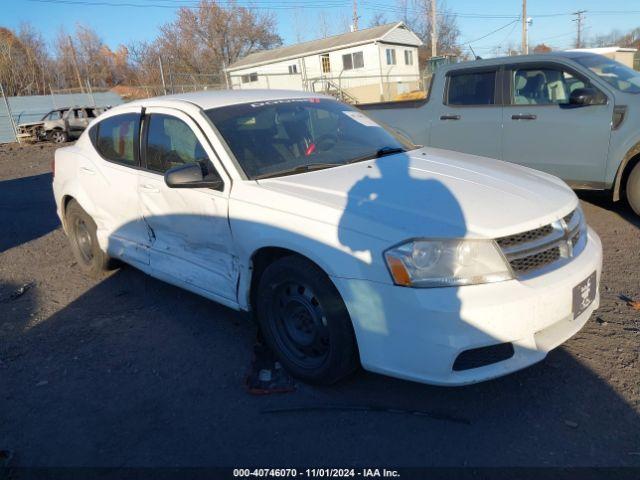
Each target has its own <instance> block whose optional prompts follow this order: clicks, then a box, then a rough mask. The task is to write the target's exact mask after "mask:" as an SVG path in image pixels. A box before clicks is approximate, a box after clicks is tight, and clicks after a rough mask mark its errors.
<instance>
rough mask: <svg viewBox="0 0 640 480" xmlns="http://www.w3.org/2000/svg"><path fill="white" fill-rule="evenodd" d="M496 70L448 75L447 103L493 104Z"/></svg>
mask: <svg viewBox="0 0 640 480" xmlns="http://www.w3.org/2000/svg"><path fill="white" fill-rule="evenodd" d="M495 89H496V72H495V71H490V72H468V73H454V74H451V75H449V80H448V88H447V98H446V103H447V105H459V106H463V105H493V104H494V98H495Z"/></svg>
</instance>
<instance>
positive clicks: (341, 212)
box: [53, 90, 602, 385]
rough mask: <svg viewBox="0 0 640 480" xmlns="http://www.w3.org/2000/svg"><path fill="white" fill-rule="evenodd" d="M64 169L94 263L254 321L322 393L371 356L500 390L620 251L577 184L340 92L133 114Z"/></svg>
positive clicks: (73, 219)
mask: <svg viewBox="0 0 640 480" xmlns="http://www.w3.org/2000/svg"><path fill="white" fill-rule="evenodd" d="M54 167H55V176H54V180H53V191H54V195H55V200H56V204H57V212H58V215H59V217H60V219H61V221H62V224H63V227H64V230H65V232H66V234H67V236H68V237H69V241H70V244H71V249H72V251H73V253H74V255H75V257H76V259H77V262H78V265H79V266H80V267H81V268H83V269H84V270H85V271H87V272H89V273H91V274H97V273H100V271H101V270H103V269H106V268H109V266H110V263H111V260H113V259H118V260H120V261H122V262H125V263H128V264H130V265H132V266H133V267H135V268H138V269H140V270H142V271H144V272H146V273H148V274H149V275H151V276H153V277H156V278H159V279H161V280H164V281H166V282H169V283H172V284H174V285H177V286H180V287H182V288H185V289H187V290H190V291H192V292H195V293H196V294H198V295H202V296H204V297H206V298H209V299H211V300H214V301H217V302H220V303H222V304H224V305H226V306H228V307H230V308H233V309H236V310H242V311H250V312H253V314H254V315H255V317H256V319H257V321H258V323H259V325H260V327H261V330H262V332H263V334H264V338H265V341H266V342H267V344H268V345H269V346H270V347H271V348H272V349H273V351H274V352H275V353H276V354H277V355H278V357H279V359H280V361H281V363H282V365H284V366H285V368H287V369H288V370H289V371H290V372H292V373H293V374H294V375H296V376H298V377H300V378H302V379H304V380H307V381H310V382H320V383H328V382H333V381H336V380H338V379H340V378H342V377H343V376H345V375H346V374H348V373H350V372H351V371H353V369H354V368H355V367H356V366H357V365H358V364H359V363H361V364H362V365H363V366H364V367H365V368H366V369H368V370H372V371H375V372H380V373H386V374H388V375H393V376H396V377H402V378H408V379H412V380H417V381H422V382H429V383H436V384H442V385H461V384H466V383H473V382H478V381H481V380H487V379H489V378H494V377H497V376H500V375H504V374H506V373H509V372H513V371H515V370H518V369H520V368H524V367H526V366H527V365H530V364H532V363H535V362H537V361H540V360H542V359H543V358H544V357H545V356H546V354H547V352H549V350H551V349H552V348H555V347H557V346H558V345H560V344H561V343H562V342H564V341H565V340H567V339H568V338H569V337H571V336H572V335H574V334H575V333H576V332H578V331H579V330H580V329H581V328H582V326H583V325H584V324H585V323H586V322H587V320H588V318H589V316H590V315H591V313H592V312H593V311H594V309H595V308H597V306H598V302H599V296H598V295H599V293H598V280H599V278H600V272H601V263H602V247H601V244H600V241H599V239H598V236H597V235H596V233H595V232H593V231H592V230H591V229H590V228H589V227H588V226H587V225H586V222H585V218H584V216H583V214H582V211H581V210H580V206H579V203H578V199H577V197H576V195H575V193H574V192H573V191H572V190H571V189H570V188H569V187H567V185H566V184H564V183H563V182H562V181H561V180H559V179H557V178H555V177H552V176H551V175H548V174H545V173H542V172H537V171H535V170H531V169H528V168H525V167H521V166H518V165H512V164H509V163H505V162H500V161H496V160H490V159H486V158H481V157H476V156H472V155H467V154H462V153H456V152H450V151H445V150H439V149H432V148H416V147H415V146H414V145H412V144H409V143H407V142H405V141H403V140H402V139H401V138H398V137H396V136H394V134H393V133H392V132H391V131H388V130H386V129H385V128H383V127H381V126H380V125H379V124H377V123H376V122H375V121H373V120H371V119H370V118H368V117H367V116H365V115H364V114H363V113H362V112H360V111H358V110H357V109H355V108H353V107H351V106H349V105H345V104H343V103H341V102H338V101H336V100H335V99H332V98H330V97H324V96H318V95H317V94H313V93H305V92H294V91H276V90H266V91H265V90H240V91H221V92H199V93H187V94H180V95H175V96H169V97H160V98H152V99H148V100H143V101H138V102H132V103H129V104H126V105H121V106H118V107H115V108H113V109H111V110H109V111H108V112H106V113H104V114H102V115H101V116H100V117H99V118H98V119H96V120H95V121H94V122H93V123H92V124H91V125H90V126H89V128H88V130H87V131H85V132H84V133H83V134H82V135H81V137H80V139H79V140H78V141H77V142H76V144H75V145H73V146H69V147H65V148H60V149H58V150H57V151H56V154H55V162H54ZM505 204H507V205H509V207H510V208H508V209H505V208H504V206H505ZM185 354H186V355H188V352H185ZM221 368H223V367H222V366H221Z"/></svg>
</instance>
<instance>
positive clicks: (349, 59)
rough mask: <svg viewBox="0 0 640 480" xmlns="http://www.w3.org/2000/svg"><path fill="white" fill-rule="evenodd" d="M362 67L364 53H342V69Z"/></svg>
mask: <svg viewBox="0 0 640 480" xmlns="http://www.w3.org/2000/svg"><path fill="white" fill-rule="evenodd" d="M363 67H364V55H363V53H362V52H354V53H347V54H345V55H342V69H343V70H352V69H354V68H363Z"/></svg>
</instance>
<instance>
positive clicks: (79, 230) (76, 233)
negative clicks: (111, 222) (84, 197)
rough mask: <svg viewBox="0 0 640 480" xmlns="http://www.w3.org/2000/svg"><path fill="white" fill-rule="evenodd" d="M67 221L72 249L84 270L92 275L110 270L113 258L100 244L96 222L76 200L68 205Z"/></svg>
mask: <svg viewBox="0 0 640 480" xmlns="http://www.w3.org/2000/svg"><path fill="white" fill-rule="evenodd" d="M65 223H66V225H67V235H68V236H69V242H70V243H71V251H72V252H73V256H74V257H75V259H76V261H77V262H78V265H80V267H81V268H82V270H84V272H85V273H87V274H89V275H91V276H92V277H97V276H99V275H100V274H101V273H102V272H104V271H105V270H109V268H110V266H111V259H110V258H109V256H108V255H107V254H106V253H105V252H103V251H102V249H101V248H100V245H99V244H98V237H97V236H96V230H97V227H96V224H95V222H94V221H93V219H92V218H91V217H90V216H89V214H88V213H87V212H85V211H84V210H83V208H82V207H81V206H80V204H79V203H78V202H76V201H75V200H71V201H70V202H69V205H67V209H66V214H65Z"/></svg>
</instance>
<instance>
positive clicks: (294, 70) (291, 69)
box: [289, 64, 298, 74]
mask: <svg viewBox="0 0 640 480" xmlns="http://www.w3.org/2000/svg"><path fill="white" fill-rule="evenodd" d="M289 73H291V74H294V73H298V65H296V64H293V65H289Z"/></svg>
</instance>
